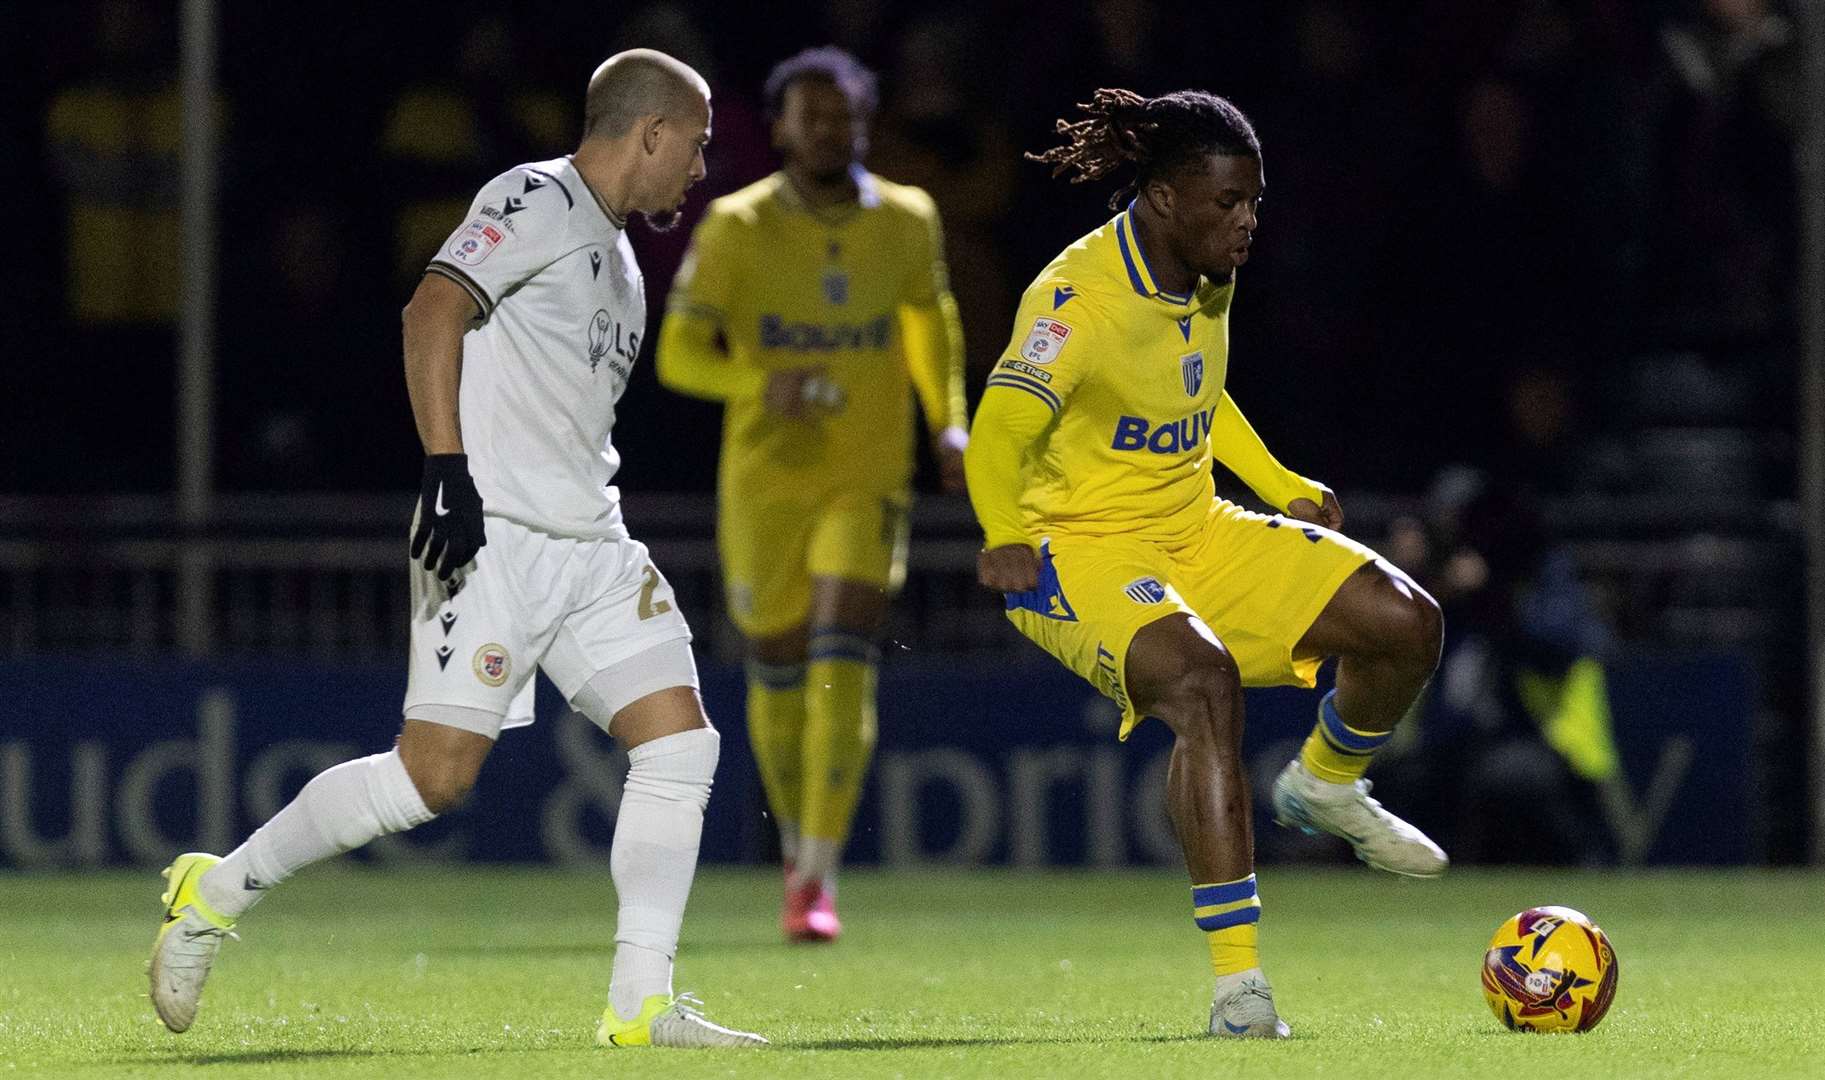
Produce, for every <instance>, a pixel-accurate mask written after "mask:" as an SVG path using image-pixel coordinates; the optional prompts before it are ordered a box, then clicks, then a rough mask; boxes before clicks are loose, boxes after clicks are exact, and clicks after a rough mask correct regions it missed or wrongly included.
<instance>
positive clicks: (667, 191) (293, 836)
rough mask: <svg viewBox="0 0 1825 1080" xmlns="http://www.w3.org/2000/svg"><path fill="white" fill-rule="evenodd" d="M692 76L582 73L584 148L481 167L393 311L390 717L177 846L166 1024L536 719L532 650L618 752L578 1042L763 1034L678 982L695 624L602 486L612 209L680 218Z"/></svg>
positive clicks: (702, 118)
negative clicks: (263, 934) (602, 967)
mask: <svg viewBox="0 0 1825 1080" xmlns="http://www.w3.org/2000/svg"><path fill="white" fill-rule="evenodd" d="M709 93H710V92H709V87H708V86H707V84H705V82H704V80H703V79H702V77H700V76H699V75H698V74H697V73H696V72H695V71H693V70H691V68H689V67H687V66H686V65H684V64H682V63H680V62H679V61H677V60H674V59H673V58H671V57H669V56H666V55H665V54H663V53H659V52H654V51H652V50H647V49H636V50H632V51H629V52H624V53H619V54H617V55H615V56H613V57H610V58H609V59H608V60H607V61H606V62H605V63H603V65H602V66H601V67H600V68H598V69H596V72H595V74H594V75H593V76H592V77H591V78H590V82H589V90H588V95H587V99H586V107H585V112H586V121H585V126H584V132H583V139H582V141H581V143H580V144H579V146H578V148H577V151H576V153H575V154H573V155H571V156H569V157H563V158H557V159H555V160H552V161H545V162H539V163H537V164H533V165H522V166H520V167H518V168H515V169H511V170H509V171H507V172H505V173H503V174H501V175H500V176H498V177H496V178H494V179H493V180H491V181H489V183H488V184H487V186H486V187H484V188H482V190H481V193H480V194H479V195H477V196H476V198H475V203H474V205H473V207H472V208H471V210H470V214H469V219H468V220H467V221H466V222H464V223H463V225H462V226H461V227H460V228H459V229H457V230H456V233H455V234H454V235H453V236H452V237H451V238H450V240H449V242H448V243H447V244H446V245H445V246H444V248H443V250H442V251H441V252H439V254H438V255H437V257H436V259H435V260H433V261H432V263H431V265H430V267H429V268H428V271H427V273H426V274H425V276H424V278H423V280H422V281H421V282H420V284H419V286H418V289H417V291H416V292H415V293H414V295H413V297H412V300H411V302H410V303H409V304H408V305H407V306H406V310H405V317H404V318H405V366H406V382H407V386H408V389H409V390H410V392H411V398H412V411H413V414H414V416H415V417H416V419H417V423H418V433H419V436H420V438H421V439H422V440H423V442H424V446H425V454H426V457H425V470H424V483H423V487H422V491H421V494H420V498H419V505H418V512H417V520H416V522H415V528H414V530H413V537H412V545H411V554H412V559H413V563H412V571H411V572H412V603H413V611H412V652H411V660H410V677H409V680H408V684H407V689H406V699H405V710H404V713H405V722H404V727H403V730H402V732H401V734H400V736H399V740H398V743H397V745H396V746H395V747H394V748H393V749H392V750H390V751H388V752H387V753H384V754H375V755H373V756H372V757H365V758H361V759H359V760H356V761H349V762H345V763H343V764H341V765H338V766H336V767H335V768H333V769H330V770H328V771H326V772H324V773H321V774H319V775H318V776H317V777H315V778H314V779H312V780H311V781H310V782H309V783H308V784H306V785H305V786H304V789H303V790H302V791H300V792H299V793H298V797H297V798H296V799H294V800H293V801H292V802H291V803H290V804H289V805H287V806H286V807H285V808H284V809H283V810H281V811H279V813H278V814H277V815H275V816H274V817H273V819H272V820H271V821H268V822H267V823H266V824H265V825H263V826H261V827H260V829H259V830H257V831H256V832H255V833H254V834H253V835H252V836H251V837H249V838H248V839H247V841H246V842H245V843H243V844H242V845H241V846H240V847H238V848H236V849H235V850H234V851H233V852H231V853H229V854H228V855H227V856H225V857H223V858H220V859H217V858H216V857H215V856H213V855H206V854H201V853H191V854H186V855H180V856H178V858H177V859H176V861H174V862H173V863H172V864H171V866H170V867H169V868H168V869H167V870H166V871H165V874H166V878H167V882H168V884H167V887H166V892H165V894H164V896H163V900H164V903H165V906H166V909H165V922H164V925H163V926H162V927H161V928H160V930H159V936H158V941H157V944H156V945H155V946H154V948H153V953H152V965H151V980H152V1002H153V1005H154V1007H155V1008H156V1009H157V1011H158V1015H159V1018H160V1019H161V1020H163V1021H164V1022H165V1026H166V1027H168V1028H170V1029H171V1030H172V1031H184V1030H186V1029H187V1028H189V1027H190V1025H191V1023H192V1022H194V1020H195V1019H196V1012H197V1004H198V999H199V998H200V997H201V994H202V990H203V982H204V979H205V978H207V976H208V974H209V968H210V965H211V964H212V963H213V962H214V960H215V955H216V950H217V949H218V948H219V947H220V945H221V942H222V939H223V937H225V936H226V935H227V934H228V931H229V929H230V928H231V927H232V926H234V924H235V921H236V920H237V919H238V918H240V916H241V915H242V914H243V913H244V912H246V911H247V909H248V908H250V907H252V906H253V905H254V903H255V902H256V901H258V900H259V899H260V897H261V896H263V895H264V894H265V892H266V890H268V889H270V888H271V887H273V886H274V885H277V884H279V883H280V882H282V881H284V880H285V879H287V878H289V877H291V876H292V875H293V874H294V873H296V872H297V871H299V870H300V869H302V868H304V867H305V866H308V865H310V864H311V863H314V862H317V861H318V860H321V859H325V858H328V857H329V856H332V855H335V854H338V853H340V852H344V851H348V850H350V849H351V848H355V847H359V846H361V845H362V844H365V843H367V842H368V841H370V840H373V839H374V838H375V837H378V836H383V835H386V834H388V833H395V832H400V831H402V830H405V829H410V828H412V827H413V826H415V825H419V824H422V823H424V822H426V821H429V820H431V818H433V817H434V816H436V815H437V814H439V813H442V812H444V811H446V810H449V809H451V808H452V807H454V806H456V805H457V804H458V803H460V802H461V801H462V799H463V798H464V796H465V795H467V794H468V792H469V789H470V787H471V786H472V785H473V784H474V781H475V777H476V773H477V772H478V771H479V770H480V768H481V765H482V761H483V760H484V759H486V758H487V756H488V752H489V751H490V750H491V749H492V748H493V746H494V740H495V738H496V737H497V736H498V735H499V734H500V731H501V729H502V727H503V726H508V724H509V720H510V718H512V719H513V720H521V719H529V718H530V713H531V710H530V708H529V707H528V706H529V705H530V702H531V692H532V675H533V669H534V667H535V666H536V667H540V668H543V669H544V670H545V673H546V674H547V675H549V676H550V677H551V679H552V681H553V682H554V683H556V684H557V687H558V689H560V690H561V691H563V693H564V695H565V696H566V697H567V698H568V699H569V700H570V702H571V704H572V706H574V707H575V708H576V709H577V710H578V711H580V712H582V713H583V714H584V715H586V716H588V717H589V718H590V719H591V720H593V721H595V722H596V723H597V724H598V725H600V726H601V727H602V728H604V729H605V730H607V731H608V732H609V733H610V734H611V735H613V736H614V737H615V738H616V739H618V740H619V741H620V743H621V744H622V746H624V747H625V748H626V750H627V753H628V760H629V768H628V774H627V781H626V785H625V788H624V794H623V796H622V799H621V805H620V809H619V812H618V814H617V817H616V824H615V835H614V844H613V848H612V851H611V854H610V859H609V863H610V870H611V873H612V876H613V878H614V884H615V891H616V893H617V895H618V898H619V905H620V910H619V914H618V919H617V924H616V929H615V958H614V967H613V971H612V973H611V975H610V981H609V1003H608V1007H607V1009H605V1010H604V1012H603V1014H602V1020H601V1022H600V1024H599V1025H598V1027H597V1030H596V1041H597V1042H599V1043H601V1044H602V1045H604V1046H644V1045H653V1046H727V1047H735V1046H756V1045H762V1044H764V1043H765V1042H766V1040H765V1039H762V1038H761V1037H760V1036H758V1035H749V1034H745V1033H742V1032H737V1031H731V1030H729V1029H727V1028H723V1027H720V1026H718V1025H716V1024H713V1023H711V1022H710V1021H709V1020H707V1019H705V1018H704V1016H703V1015H702V1013H701V1012H700V1011H699V1010H698V1009H697V1008H696V1007H695V1005H696V1003H695V999H693V998H691V997H690V996H689V995H679V996H676V997H675V996H674V995H673V992H672V957H673V955H674V953H675V952H676V950H677V945H678V931H679V926H680V923H681V922H682V920H683V917H684V907H685V900H686V898H687V897H688V895H689V893H690V889H691V879H692V876H693V875H694V874H695V872H696V866H697V847H698V841H699V837H700V835H701V833H702V830H703V812H704V806H705V805H706V804H707V803H708V801H709V797H710V782H711V778H712V776H713V775H714V773H715V770H716V760H717V754H718V743H719V736H718V735H717V733H716V731H715V729H714V728H712V727H711V726H710V723H709V721H708V720H707V719H706V718H705V716H704V713H703V706H702V703H701V700H700V699H699V697H698V694H697V671H696V667H695V665H694V663H693V661H692V658H691V649H690V640H691V632H690V629H689V628H688V627H687V626H686V625H685V621H684V617H683V616H682V615H681V614H680V613H679V611H678V608H677V605H676V604H675V603H674V602H673V599H672V592H671V588H670V587H669V586H668V585H667V584H666V581H665V579H664V578H663V577H662V576H660V574H659V571H658V570H657V569H656V568H655V567H654V566H653V564H652V562H651V561H650V560H649V559H648V557H647V551H646V548H645V546H644V545H642V544H640V543H638V542H637V541H635V540H633V539H631V538H629V536H628V533H627V529H626V528H625V526H623V524H622V521H621V510H620V505H619V495H618V493H617V491H616V489H615V488H613V487H611V486H609V481H610V480H611V479H612V478H613V476H614V474H615V470H616V467H617V465H618V463H619V457H618V456H617V454H616V452H615V450H614V447H613V446H612V445H610V443H609V432H610V429H612V428H613V426H614V419H615V403H616V401H617V400H618V399H619V398H620V396H621V393H622V391H623V390H625V389H626V387H627V380H628V375H629V370H630V367H631V365H632V364H633V362H634V358H635V356H636V355H638V353H639V348H640V339H641V337H642V336H644V334H645V321H646V320H645V312H646V300H645V296H644V284H643V283H642V280H641V277H640V270H639V267H638V266H636V265H635V262H634V254H633V250H632V248H631V247H630V246H629V245H628V241H627V236H626V234H625V228H626V224H627V217H628V215H629V214H631V213H636V212H637V213H641V214H644V215H646V217H647V218H648V220H649V221H650V222H651V223H652V224H653V225H654V226H655V227H659V228H665V227H669V226H670V225H671V224H673V223H675V221H676V218H677V210H678V207H679V205H680V204H681V203H682V202H683V200H684V193H685V190H686V189H687V188H688V187H690V185H691V184H693V183H695V182H696V181H698V180H701V179H703V176H704V159H703V150H704V146H705V145H706V144H707V143H708V142H709V139H710V102H709ZM484 546H485V547H486V551H485V552H482V553H481V554H480V555H478V554H477V552H478V551H479V550H480V549H482V548H483V547H484ZM421 558H422V565H420V564H419V560H420V559H421Z"/></svg>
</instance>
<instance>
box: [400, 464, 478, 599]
mask: <svg viewBox="0 0 1825 1080" xmlns="http://www.w3.org/2000/svg"><path fill="white" fill-rule="evenodd" d="M487 543H488V537H487V536H486V534H484V533H483V531H482V497H481V494H480V493H479V492H477V491H476V490H475V481H474V480H472V479H470V478H469V455H468V454H427V455H426V456H425V478H424V482H423V483H422V484H421V485H420V486H419V491H418V531H417V532H415V533H413V534H412V558H414V559H416V558H418V557H419V556H421V555H422V556H424V560H425V569H426V570H429V571H431V572H433V573H435V574H436V575H437V578H438V580H439V581H449V580H450V579H451V578H452V577H454V576H455V575H456V572H457V571H458V570H461V569H462V568H463V567H465V566H467V565H469V561H470V560H471V559H473V558H475V553H476V552H478V551H480V550H481V549H482V548H483V547H485V546H486V545H487Z"/></svg>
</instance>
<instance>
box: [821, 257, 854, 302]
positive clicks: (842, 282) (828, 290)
mask: <svg viewBox="0 0 1825 1080" xmlns="http://www.w3.org/2000/svg"><path fill="white" fill-rule="evenodd" d="M824 299H826V300H828V301H830V302H831V303H832V304H835V305H837V306H839V307H840V306H842V305H844V304H847V303H848V302H849V275H848V274H845V273H843V270H842V268H841V267H837V266H832V267H828V268H826V269H825V270H824Z"/></svg>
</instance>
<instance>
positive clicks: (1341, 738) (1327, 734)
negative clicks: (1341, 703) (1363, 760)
mask: <svg viewBox="0 0 1825 1080" xmlns="http://www.w3.org/2000/svg"><path fill="white" fill-rule="evenodd" d="M1318 730H1319V732H1320V733H1321V734H1322V735H1323V736H1324V741H1325V742H1327V743H1329V744H1330V746H1331V749H1333V750H1335V751H1337V752H1338V753H1340V754H1348V755H1350V756H1351V757H1366V756H1368V755H1369V754H1373V753H1374V752H1375V751H1377V750H1379V749H1381V746H1382V744H1383V743H1385V742H1387V741H1388V740H1389V739H1390V738H1393V736H1394V733H1393V732H1392V731H1383V732H1378V733H1375V734H1364V733H1363V732H1360V731H1353V730H1351V728H1350V725H1348V724H1346V723H1344V722H1343V717H1342V716H1339V715H1338V713H1337V691H1335V690H1333V691H1331V692H1330V693H1328V694H1326V695H1325V696H1324V700H1323V701H1321V702H1319V703H1318Z"/></svg>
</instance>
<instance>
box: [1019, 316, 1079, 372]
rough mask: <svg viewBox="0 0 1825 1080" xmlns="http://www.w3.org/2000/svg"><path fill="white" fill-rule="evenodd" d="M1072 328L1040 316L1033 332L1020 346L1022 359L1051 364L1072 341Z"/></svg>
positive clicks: (1034, 323) (1035, 322)
mask: <svg viewBox="0 0 1825 1080" xmlns="http://www.w3.org/2000/svg"><path fill="white" fill-rule="evenodd" d="M1070 337H1071V327H1070V326H1068V325H1067V324H1065V323H1062V322H1060V321H1058V320H1057V319H1054V318H1050V317H1047V316H1043V315H1042V316H1040V317H1039V318H1038V319H1036V320H1034V322H1033V332H1032V333H1030V334H1028V335H1027V339H1026V340H1025V341H1023V342H1021V344H1020V357H1021V359H1023V360H1026V361H1028V362H1029V363H1034V364H1049V363H1051V362H1052V361H1054V360H1056V359H1058V354H1059V353H1061V352H1064V350H1065V342H1066V341H1068V340H1070Z"/></svg>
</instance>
